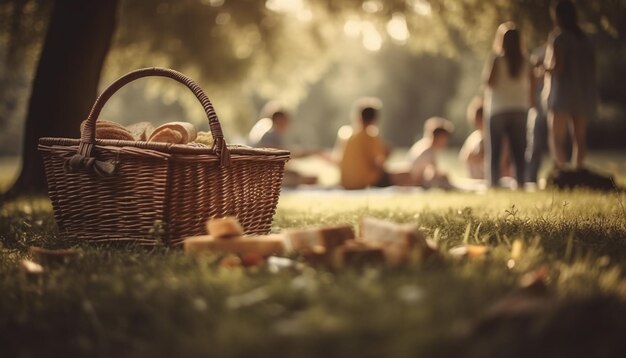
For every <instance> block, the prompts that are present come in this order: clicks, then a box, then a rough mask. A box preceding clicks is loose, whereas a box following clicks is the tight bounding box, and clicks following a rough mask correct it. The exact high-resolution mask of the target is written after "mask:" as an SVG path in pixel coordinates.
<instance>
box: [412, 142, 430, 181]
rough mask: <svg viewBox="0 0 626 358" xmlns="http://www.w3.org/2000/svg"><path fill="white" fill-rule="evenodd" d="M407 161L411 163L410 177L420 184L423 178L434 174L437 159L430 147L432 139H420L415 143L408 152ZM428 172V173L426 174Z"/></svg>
mask: <svg viewBox="0 0 626 358" xmlns="http://www.w3.org/2000/svg"><path fill="white" fill-rule="evenodd" d="M409 160H410V161H411V177H412V178H413V179H414V180H416V181H417V183H416V184H421V183H422V182H423V181H424V179H425V178H424V177H425V176H426V177H428V176H432V175H433V174H435V173H434V172H433V171H436V170H437V157H436V155H435V150H434V149H433V147H432V139H430V138H422V139H420V140H419V141H417V142H416V143H415V144H413V146H412V147H411V149H410V150H409ZM427 171H430V173H427Z"/></svg>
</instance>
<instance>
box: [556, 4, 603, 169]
mask: <svg viewBox="0 0 626 358" xmlns="http://www.w3.org/2000/svg"><path fill="white" fill-rule="evenodd" d="M551 10H552V11H551V15H552V19H553V21H554V24H555V28H554V31H552V33H551V34H550V37H549V38H548V47H547V49H546V58H545V61H544V67H545V70H546V84H545V86H544V99H546V100H547V108H548V125H549V128H550V149H551V151H552V156H553V158H554V162H555V165H556V167H557V169H562V168H564V167H565V166H566V163H567V162H568V158H567V154H566V151H565V148H564V147H565V139H566V136H567V128H568V125H569V126H571V130H572V137H573V138H572V142H573V150H572V157H573V158H574V161H575V167H576V168H577V169H578V168H580V167H581V166H582V164H583V161H584V160H585V155H586V154H587V139H586V136H587V121H589V120H591V119H593V118H594V117H595V115H596V106H597V93H596V86H595V68H594V67H595V59H594V54H593V49H592V47H591V43H590V42H589V39H588V38H587V36H586V35H585V33H584V32H583V31H582V30H581V29H580V27H579V26H578V17H577V14H576V7H575V6H574V3H573V2H572V1H570V0H560V1H558V2H557V3H556V5H555V6H553V7H552V9H551Z"/></svg>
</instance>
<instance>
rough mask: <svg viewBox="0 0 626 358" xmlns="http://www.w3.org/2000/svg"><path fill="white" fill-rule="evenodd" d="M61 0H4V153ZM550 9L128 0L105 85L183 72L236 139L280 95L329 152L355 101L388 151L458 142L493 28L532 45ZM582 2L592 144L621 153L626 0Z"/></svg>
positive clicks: (178, 107) (324, 0)
mask: <svg viewBox="0 0 626 358" xmlns="http://www.w3.org/2000/svg"><path fill="white" fill-rule="evenodd" d="M56 1H59V2H61V1H64V0H56ZM53 2H54V1H44V0H4V1H2V2H0V57H1V58H2V62H1V63H0V85H1V87H0V130H1V132H0V152H1V153H5V154H18V149H19V148H20V146H19V141H17V140H16V139H17V138H20V137H21V132H22V131H23V128H24V119H25V118H26V108H27V102H28V98H29V96H28V94H29V92H30V91H31V87H30V85H31V83H32V82H33V78H34V75H35V68H36V65H37V60H38V58H39V55H40V52H41V48H42V44H43V39H44V38H45V35H46V29H47V28H48V21H49V18H50V15H51V11H52V3H53ZM549 3H550V0H519V1H508V0H494V1H481V0H458V1H456V0H454V1H453V0H390V1H379V0H366V1H363V0H345V1H332V0H320V1H311V0H308V1H307V0H267V1H256V0H236V1H235V0H158V1H149V0H120V3H119V6H118V12H117V26H116V32H115V35H114V38H113V40H112V46H111V50H110V52H109V53H108V56H107V58H106V62H105V64H104V66H103V68H102V77H101V81H100V88H102V87H103V86H105V85H106V84H107V83H109V82H110V81H112V80H114V79H115V78H116V77H119V76H120V75H122V74H124V73H126V72H128V71H130V70H132V69H135V68H138V67H144V66H164V67H172V68H175V69H177V70H179V71H181V72H184V73H186V74H188V75H189V76H190V77H192V78H194V79H196V80H197V81H198V83H199V84H200V85H201V86H202V87H203V88H204V89H205V90H206V92H207V94H208V95H209V97H210V98H211V99H212V100H213V101H214V102H215V105H216V108H217V111H218V114H219V115H220V118H221V119H222V121H223V122H224V126H225V131H226V136H227V139H230V141H231V142H237V141H239V139H238V138H241V137H242V136H243V135H244V134H245V132H246V131H247V130H248V129H249V128H250V127H251V126H252V124H253V123H254V121H255V120H256V119H258V118H257V117H258V112H259V109H260V108H261V107H262V105H263V104H264V103H265V101H267V100H269V99H279V100H281V101H283V102H284V103H285V104H286V105H287V106H288V107H289V108H291V109H292V111H293V112H294V114H295V115H294V119H295V120H294V128H293V129H294V130H293V133H292V134H293V135H292V140H293V141H296V142H299V143H301V144H303V145H311V146H313V145H315V146H319V145H324V146H329V145H332V143H333V142H334V136H335V133H336V130H337V128H339V126H341V125H342V124H346V123H349V120H350V119H349V110H350V104H351V102H352V101H353V100H354V99H356V98H357V97H359V96H362V95H375V96H379V97H381V98H382V99H383V101H384V103H385V107H384V112H383V115H384V118H383V121H384V122H383V123H382V127H383V133H384V135H385V137H386V138H387V140H388V141H389V142H390V143H391V144H393V145H396V146H407V145H409V144H410V142H411V141H412V140H413V139H415V138H416V137H418V136H419V135H420V134H421V133H420V132H421V125H422V123H423V121H424V120H425V119H426V118H427V117H429V116H432V115H445V116H448V117H449V118H450V119H451V120H453V121H454V122H455V123H457V128H458V129H459V130H458V131H457V133H456V137H455V138H456V140H457V141H458V140H459V139H460V138H462V137H463V136H464V135H465V133H466V129H467V125H466V123H465V118H464V117H465V115H464V114H465V106H466V105H467V103H468V102H469V100H470V99H471V97H473V96H474V95H475V94H477V93H479V92H480V85H481V84H480V75H481V71H482V67H483V63H484V61H485V60H486V58H487V56H488V52H489V51H490V47H491V42H492V40H493V36H494V32H495V29H496V27H497V25H498V24H499V23H501V22H503V21H507V20H513V21H516V22H517V23H518V25H519V27H520V28H521V29H522V31H523V35H524V40H525V45H526V48H527V49H528V50H530V49H532V48H534V47H536V46H538V45H540V44H542V43H543V42H544V41H545V39H546V38H547V34H548V33H549V31H550V30H551V28H552V24H551V20H550V17H549V11H548V8H549ZM578 5H579V8H580V14H581V20H582V22H583V24H584V28H585V30H586V31H587V32H588V33H590V35H591V37H592V40H593V42H594V45H595V46H596V49H597V51H596V52H597V56H598V83H599V86H600V93H601V97H602V105H601V108H600V120H599V121H598V123H597V125H595V126H591V128H590V130H591V133H590V143H591V145H594V144H596V145H597V144H598V142H599V141H597V140H595V141H594V138H599V137H600V138H602V143H603V144H605V145H606V144H611V141H613V144H622V142H623V141H622V140H621V137H623V135H621V136H620V133H622V134H623V132H620V130H623V129H625V128H626V125H625V124H624V117H625V116H624V114H625V108H626V97H625V96H626V88H625V87H626V83H624V81H621V79H620V76H619V75H618V74H619V73H624V70H625V69H626V56H624V55H626V53H625V52H626V40H625V39H626V0H601V1H579V4H578ZM93 6H95V5H93ZM94 41H97V40H96V39H95V38H94ZM64 95H66V96H78V95H79V94H77V93H70V92H67V93H64ZM195 102H196V100H195V98H193V96H192V95H191V94H190V93H187V91H186V90H184V89H183V88H181V87H180V86H179V85H178V84H175V83H171V81H168V80H166V79H144V80H141V81H138V82H137V83H135V84H132V85H129V86H128V88H126V89H123V90H122V91H120V92H119V93H118V94H116V96H114V98H113V99H112V100H111V101H110V103H109V104H108V105H107V106H106V107H105V111H104V112H103V117H106V118H109V119H113V120H117V121H120V122H123V123H129V122H134V121H140V120H151V121H155V122H165V121H168V120H173V119H177V120H189V121H192V122H194V123H196V124H198V125H200V126H201V125H203V124H202V123H203V122H204V116H203V113H202V111H201V107H200V106H199V105H198V104H197V103H195ZM89 104H91V103H88V104H87V105H89ZM82 119H83V118H71V119H69V120H68V122H67V123H68V125H67V128H62V130H63V133H65V135H66V136H68V137H76V136H78V123H79V122H80V121H81V120H82ZM41 120H44V119H41ZM70 122H72V123H73V125H70V124H69V123H70ZM204 126H206V124H204ZM203 128H206V127H203ZM399 128H401V130H399ZM616 128H618V129H619V130H615V129H616ZM605 132H606V135H602V136H599V135H598V133H605Z"/></svg>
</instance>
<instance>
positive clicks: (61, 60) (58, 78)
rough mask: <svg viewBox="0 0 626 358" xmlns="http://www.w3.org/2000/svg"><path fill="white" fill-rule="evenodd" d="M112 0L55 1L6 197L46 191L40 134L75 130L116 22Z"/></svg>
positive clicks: (87, 104)
mask: <svg viewBox="0 0 626 358" xmlns="http://www.w3.org/2000/svg"><path fill="white" fill-rule="evenodd" d="M117 3H118V0H102V1H100V0H98V1H85V0H56V1H55V4H54V8H53V10H52V16H51V19H50V23H49V25H48V32H47V34H46V39H45V42H44V45H43V49H42V51H41V56H40V58H39V63H38V65H37V70H36V73H35V79H34V81H33V86H32V92H31V97H30V101H29V105H28V114H27V116H26V125H25V131H24V145H23V150H22V169H21V172H20V175H19V177H18V179H17V181H16V182H15V184H14V185H13V187H12V188H11V190H10V191H9V192H8V193H7V194H8V196H16V195H21V194H39V193H45V192H46V187H47V185H46V180H45V174H44V169H43V162H42V159H41V156H40V154H39V152H38V151H37V143H38V140H39V138H41V137H70V138H76V137H77V136H78V135H79V125H80V122H81V121H82V120H84V119H85V118H87V115H88V114H89V110H90V107H91V105H92V104H93V102H94V101H95V99H96V95H97V90H98V82H99V80H100V73H101V70H102V66H103V64H104V60H105V58H106V55H107V53H108V52H109V48H110V45H111V40H112V38H113V33H114V31H115V25H116V9H117Z"/></svg>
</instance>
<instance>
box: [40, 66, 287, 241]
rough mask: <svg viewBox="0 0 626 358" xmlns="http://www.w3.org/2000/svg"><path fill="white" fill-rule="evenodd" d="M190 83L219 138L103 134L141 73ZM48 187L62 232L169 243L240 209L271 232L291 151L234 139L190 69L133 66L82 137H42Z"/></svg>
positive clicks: (260, 230) (102, 99) (95, 110)
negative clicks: (172, 140) (106, 114)
mask: <svg viewBox="0 0 626 358" xmlns="http://www.w3.org/2000/svg"><path fill="white" fill-rule="evenodd" d="M148 76H161V77H168V78H171V79H174V80H176V81H178V82H180V83H182V84H184V85H185V86H187V87H188V88H189V89H190V90H191V91H192V92H193V94H194V95H195V96H196V97H197V98H198V100H199V101H200V103H201V104H202V106H203V107H204V110H205V112H206V114H207V117H208V120H209V127H210V130H211V133H212V135H213V139H214V142H213V146H211V147H209V146H202V145H195V144H193V145H187V144H185V145H182V144H169V143H152V142H150V143H149V142H146V141H123V140H110V139H98V138H95V133H96V121H97V119H98V116H99V114H100V111H101V110H102V107H103V106H104V104H105V103H106V102H107V100H108V99H109V98H110V97H111V96H112V95H113V94H114V93H115V92H116V91H117V90H119V89H120V88H122V87H123V86H124V85H126V84H128V83H129V82H132V81H134V80H137V79H139V78H142V77H148ZM39 151H40V152H41V153H42V155H43V160H44V166H45V171H46V177H47V180H48V192H49V195H50V199H51V200H52V205H53V207H54V215H55V218H56V221H57V225H58V227H59V231H60V234H61V237H64V238H69V239H74V240H86V241H89V242H113V241H115V242H118V241H121V242H133V243H138V244H144V245H154V244H156V243H157V242H158V241H159V240H163V239H164V240H165V241H166V242H167V243H168V244H169V245H175V244H179V243H181V242H182V240H183V238H185V237H187V236H194V235H201V234H204V233H205V231H206V229H205V222H206V220H207V219H208V218H212V217H222V216H229V215H233V216H236V217H237V218H238V219H239V221H240V222H241V224H242V225H243V227H244V229H245V231H246V233H248V234H266V233H268V232H269V230H270V226H271V223H272V218H273V216H274V212H275V210H276V204H277V202H278V197H279V194H280V188H281V182H282V178H283V174H284V166H285V163H286V161H287V160H289V152H288V151H284V150H276V149H257V148H250V147H245V146H230V145H228V146H227V145H226V142H225V140H224V135H223V134H222V129H221V126H220V122H219V120H218V118H217V115H216V114H215V110H214V109H213V105H212V104H211V102H210V101H209V99H208V97H207V96H206V95H205V94H204V92H203V91H202V89H200V87H198V85H196V84H195V83H194V82H193V81H192V80H191V79H189V78H188V77H186V76H185V75H183V74H181V73H179V72H176V71H173V70H170V69H165V68H145V69H140V70H137V71H133V72H130V73H128V74H126V75H125V76H122V77H121V78H119V79H118V80H117V81H115V82H113V83H112V84H111V85H110V86H109V87H107V88H106V89H105V90H104V92H103V93H102V94H101V95H100V96H99V97H98V99H97V100H96V102H95V103H94V105H93V107H92V109H91V112H90V113H89V116H88V118H87V120H86V122H85V126H84V129H83V132H82V134H81V138H80V139H68V138H41V139H40V140H39Z"/></svg>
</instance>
